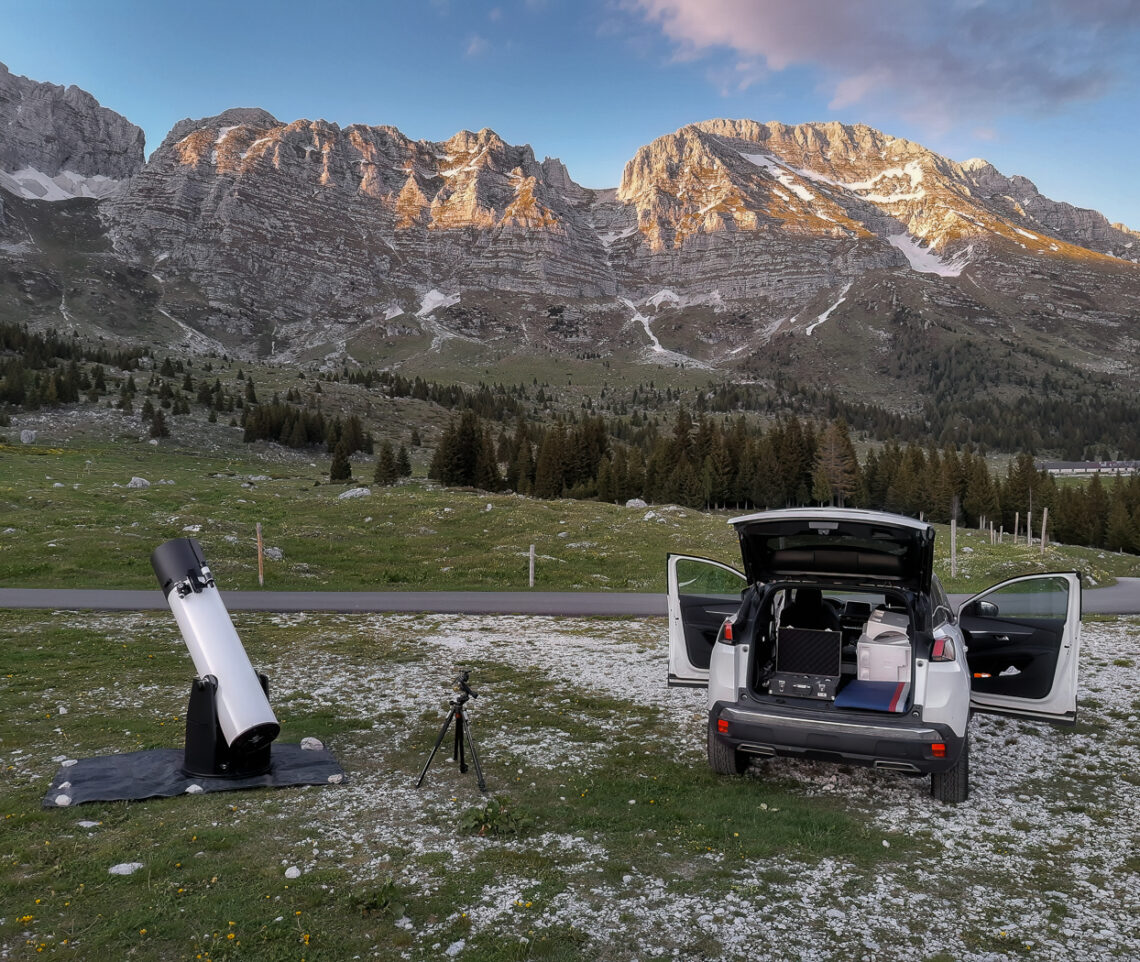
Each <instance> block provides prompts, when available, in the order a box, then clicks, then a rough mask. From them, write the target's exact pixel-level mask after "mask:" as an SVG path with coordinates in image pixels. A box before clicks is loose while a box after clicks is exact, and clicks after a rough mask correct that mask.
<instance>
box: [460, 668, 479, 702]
mask: <svg viewBox="0 0 1140 962" xmlns="http://www.w3.org/2000/svg"><path fill="white" fill-rule="evenodd" d="M470 677H471V669H470V668H462V669H460V671H459V674H458V675H456V676H455V682H454V684H455V688H456V690H457V691H461V692H463V695H462V696H461V697H462V698H463V700H464V701H466V700H467V699H468V698H478V697H479V694H478V692H474V691H472V690H471V687H470V686H469V685H468V684H467V680H468V679H469V678H470Z"/></svg>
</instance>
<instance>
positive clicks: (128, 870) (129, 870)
mask: <svg viewBox="0 0 1140 962" xmlns="http://www.w3.org/2000/svg"><path fill="white" fill-rule="evenodd" d="M142 867H143V863H142V862H120V863H119V864H118V865H112V866H111V867H110V868H109V869H107V872H108V873H109V874H111V875H134V873H135V872H137V871H138V870H139V869H140V868H142Z"/></svg>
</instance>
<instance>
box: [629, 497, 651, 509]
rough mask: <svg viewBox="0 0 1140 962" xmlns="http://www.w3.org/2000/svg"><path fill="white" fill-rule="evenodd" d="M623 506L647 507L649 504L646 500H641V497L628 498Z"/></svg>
mask: <svg viewBox="0 0 1140 962" xmlns="http://www.w3.org/2000/svg"><path fill="white" fill-rule="evenodd" d="M625 506H626V507H627V508H648V507H649V505H648V504H647V503H646V502H644V501H642V500H641V498H630V499H629V500H628V501H627V502H626V503H625Z"/></svg>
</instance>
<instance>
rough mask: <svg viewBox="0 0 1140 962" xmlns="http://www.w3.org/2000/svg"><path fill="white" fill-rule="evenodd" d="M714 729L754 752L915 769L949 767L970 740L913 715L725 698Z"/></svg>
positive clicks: (728, 742)
mask: <svg viewBox="0 0 1140 962" xmlns="http://www.w3.org/2000/svg"><path fill="white" fill-rule="evenodd" d="M722 729H723V730H722ZM709 731H710V733H711V737H713V738H716V739H717V740H719V741H720V742H721V743H722V744H724V745H725V746H727V747H729V748H733V749H735V750H737V751H741V752H744V753H746V754H749V755H758V756H761V757H764V756H768V757H771V756H775V755H782V756H788V757H793V758H810V759H816V760H819V761H831V762H846V763H848V764H852V765H866V766H870V767H873V768H883V769H889V770H893V771H901V772H909V773H912V774H928V773H930V772H943V771H946V770H947V769H949V768H950V767H951V766H953V765H954V763H955V762H956V761H957V760H958V756H959V755H960V754H961V753H962V746H963V745H964V744H965V741H966V739H965V733H963V734H962V735H958V734H956V733H955V732H954V730H953V729H952V728H950V727H949V726H947V725H942V724H927V723H924V722H922V721H921V720H920V719H917V718H915V717H913V716H912V715H903V716H889V717H888V716H885V715H884V714H883V713H882V712H846V711H821V710H812V709H811V708H810V707H805V708H804V709H802V710H801V709H794V708H793V709H788V708H787V707H781V706H778V705H773V706H771V707H768V706H763V707H753V706H751V705H749V706H747V707H745V706H742V705H740V704H739V703H738V704H735V705H728V704H725V703H724V702H717V703H716V704H715V705H714V706H713V707H712V709H711V710H710V711H709ZM935 745H943V746H945V748H944V750H943V752H944V753H943V754H936V750H935V748H934V747H933V746H935Z"/></svg>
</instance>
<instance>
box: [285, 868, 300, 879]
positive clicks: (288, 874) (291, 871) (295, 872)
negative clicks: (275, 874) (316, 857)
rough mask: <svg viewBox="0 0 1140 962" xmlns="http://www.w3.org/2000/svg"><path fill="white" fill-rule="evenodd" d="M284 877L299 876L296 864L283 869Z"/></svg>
mask: <svg viewBox="0 0 1140 962" xmlns="http://www.w3.org/2000/svg"><path fill="white" fill-rule="evenodd" d="M285 877H286V878H300V877H301V870H300V869H299V868H297V866H296V865H290V866H289V867H288V868H287V869H285Z"/></svg>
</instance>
